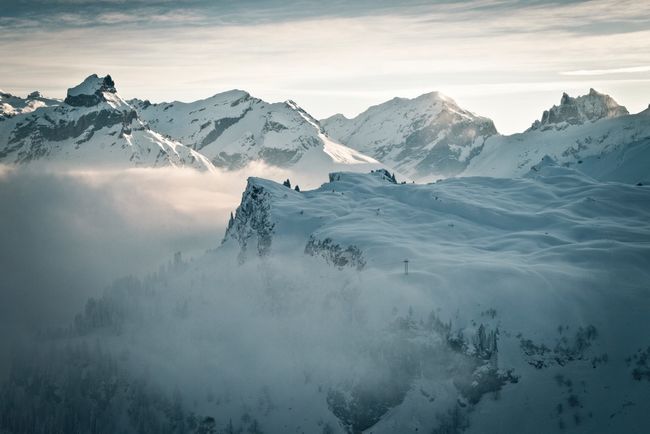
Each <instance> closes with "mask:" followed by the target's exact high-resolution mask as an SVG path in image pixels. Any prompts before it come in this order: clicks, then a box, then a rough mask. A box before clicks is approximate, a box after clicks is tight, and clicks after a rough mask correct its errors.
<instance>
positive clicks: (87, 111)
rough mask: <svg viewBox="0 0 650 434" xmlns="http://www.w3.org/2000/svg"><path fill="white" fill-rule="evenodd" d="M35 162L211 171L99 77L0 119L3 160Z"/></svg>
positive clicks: (204, 161) (199, 157)
mask: <svg viewBox="0 0 650 434" xmlns="http://www.w3.org/2000/svg"><path fill="white" fill-rule="evenodd" d="M38 101H40V100H38ZM32 106H33V105H32ZM36 160H38V161H44V162H54V163H57V164H62V165H68V164H71V165H75V166H78V165H80V164H85V165H90V166H95V167H97V166H102V167H132V166H145V167H158V166H188V167H193V168H197V169H201V170H213V166H212V164H211V163H210V162H209V161H208V160H207V159H206V158H205V157H203V156H202V155H201V154H199V153H197V152H195V151H193V150H192V149H190V148H188V147H186V146H184V145H182V144H181V143H179V142H178V141H175V140H172V139H170V138H167V137H164V136H162V135H161V134H159V133H157V132H156V131H154V130H152V129H151V128H149V126H148V125H147V124H146V123H145V122H144V121H143V120H142V119H140V118H139V117H138V114H137V113H136V111H135V110H134V108H133V107H132V106H131V105H129V104H128V103H127V102H125V101H124V100H123V99H122V98H121V97H120V96H119V95H118V94H117V93H116V90H115V85H114V83H113V80H112V79H111V78H110V76H106V77H98V76H97V75H91V76H89V77H88V78H86V79H85V80H84V81H83V82H82V83H81V84H79V85H78V86H75V87H73V88H71V89H69V90H68V94H67V97H66V99H65V101H64V102H63V103H61V102H58V104H57V105H49V104H48V106H45V105H43V106H39V107H38V108H35V109H34V110H31V111H30V110H25V109H23V110H22V112H21V113H19V114H16V115H15V116H12V117H10V118H6V119H4V120H3V121H2V122H0V161H1V162H3V163H26V162H31V161H36Z"/></svg>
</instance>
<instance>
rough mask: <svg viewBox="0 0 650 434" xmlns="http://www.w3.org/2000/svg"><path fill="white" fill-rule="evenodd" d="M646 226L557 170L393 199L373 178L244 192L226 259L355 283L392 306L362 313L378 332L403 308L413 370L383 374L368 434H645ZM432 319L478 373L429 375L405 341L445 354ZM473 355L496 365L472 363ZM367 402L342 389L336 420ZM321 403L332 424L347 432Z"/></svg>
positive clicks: (640, 210) (645, 218)
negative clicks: (326, 267) (335, 274)
mask: <svg viewBox="0 0 650 434" xmlns="http://www.w3.org/2000/svg"><path fill="white" fill-rule="evenodd" d="M649 221H650V190H649V189H648V188H647V187H639V186H628V185H623V184H616V183H612V184H609V183H599V182H596V181H594V180H593V179H591V178H588V177H586V176H584V175H583V174H581V173H580V172H578V171H575V170H572V169H567V168H563V167H559V166H555V165H546V166H544V167H542V168H540V169H539V170H538V171H535V172H532V173H531V174H530V175H529V176H526V177H524V178H521V179H495V178H456V179H448V180H443V181H440V182H438V183H436V184H429V185H413V184H395V183H393V182H392V180H391V179H390V178H389V177H388V176H387V174H386V173H383V172H381V171H380V172H375V173H373V174H370V175H361V174H350V173H335V174H332V175H331V176H330V182H329V183H327V184H324V185H323V186H322V187H321V188H319V189H317V190H314V191H308V192H302V193H297V192H293V191H290V190H289V189H287V188H285V187H283V186H282V185H279V184H275V183H273V182H270V181H266V180H262V179H251V180H249V185H248V188H247V190H246V192H245V193H244V195H243V198H242V204H241V206H240V208H239V209H238V210H237V213H236V215H235V216H234V218H233V219H232V220H231V222H230V224H229V228H228V230H227V233H226V237H225V240H224V244H223V246H222V249H223V250H226V251H232V252H233V255H234V254H235V253H236V254H237V256H238V257H239V260H240V261H243V262H244V263H245V262H246V261H248V260H249V259H250V258H255V257H257V256H262V257H264V258H268V260H272V258H273V257H275V256H277V257H280V258H282V262H283V263H287V264H292V261H291V260H290V259H288V258H291V257H294V256H299V255H303V254H304V255H306V256H308V257H309V256H313V257H314V258H315V260H316V261H322V262H323V263H329V264H331V265H332V266H333V267H338V268H340V269H342V270H362V271H360V272H359V279H361V281H364V279H365V284H366V286H364V285H361V286H362V287H366V288H372V289H371V290H368V289H365V290H360V291H361V292H360V293H359V294H358V295H357V296H358V297H360V299H361V300H362V301H361V304H362V305H363V303H367V306H372V305H373V302H371V301H370V300H374V299H382V298H383V299H384V301H387V304H388V305H389V306H391V305H392V306H397V308H395V310H394V311H393V314H392V315H391V313H390V312H388V311H387V312H374V314H375V315H378V316H382V315H383V316H385V321H386V327H387V328H386V330H390V327H389V326H388V324H389V323H390V321H391V320H390V318H395V317H398V318H399V315H397V314H396V313H395V312H396V311H403V310H402V309H407V307H406V306H404V304H410V305H411V310H410V311H409V312H410V313H409V314H408V316H407V319H406V320H404V321H406V322H405V323H403V326H404V327H405V328H406V330H409V331H408V333H407V334H408V335H409V336H410V337H409V338H408V339H411V341H410V342H411V344H412V345H413V347H411V350H410V351H413V352H409V350H405V351H406V352H405V353H404V354H402V357H403V358H404V359H406V360H409V358H411V357H412V358H413V359H411V360H413V363H415V364H419V365H418V366H420V368H419V369H418V370H417V371H416V373H413V374H412V375H411V374H405V373H404V372H402V371H400V370H399V369H398V371H397V372H394V373H393V374H392V375H395V376H396V377H397V378H400V379H401V380H400V381H405V382H406V383H407V384H406V385H404V387H403V389H401V390H402V392H398V391H395V393H396V394H397V395H396V396H393V397H392V398H393V399H392V400H391V399H390V398H388V397H386V396H382V397H381V399H384V400H385V401H386V402H392V404H388V405H387V406H386V407H388V408H384V410H383V412H382V414H381V417H380V418H377V419H376V423H375V424H374V425H372V428H370V429H368V431H364V432H373V433H384V432H385V433H391V432H393V433H394V432H413V431H414V430H415V431H417V430H419V431H420V432H445V433H446V432H454V433H456V432H462V431H463V429H462V428H463V427H465V428H467V426H469V428H468V432H475V433H485V432H504V433H505V432H517V433H537V432H544V433H552V432H563V431H565V430H568V431H570V432H581V433H582V432H584V433H587V432H589V433H607V432H614V431H617V432H628V433H632V432H634V433H642V432H647V430H648V429H650V421H649V420H648V419H647V417H646V414H647V412H648V411H650V401H648V399H647V397H648V383H647V381H646V380H650V371H649V370H648V366H649V365H650V363H648V360H647V356H644V355H643V354H645V351H646V350H645V348H647V347H648V346H649V345H650V338H648V335H647V333H644V332H642V330H648V329H650V319H649V317H648V315H647V312H648V309H650V293H649V292H648V291H649V288H648V285H647V282H648V281H650V226H649V225H648V222H649ZM406 259H408V260H409V262H408V267H409V270H408V275H405V274H404V271H403V270H404V263H403V261H404V260H406ZM289 266H291V265H289ZM388 300H390V301H388ZM407 300H410V301H407ZM414 300H419V301H417V302H414ZM411 303H415V304H411ZM400 306H401V307H400ZM429 310H430V311H429ZM364 312H365V310H364ZM432 312H434V313H432ZM365 314H366V315H369V316H371V317H372V314H368V313H367V312H366V313H365ZM429 314H431V315H433V318H434V320H433V321H434V322H435V321H437V320H438V319H439V320H441V321H442V323H443V324H444V323H447V321H450V322H451V326H450V328H449V329H445V328H444V327H443V328H442V329H438V330H448V331H447V332H442V336H443V340H444V339H446V340H447V342H448V343H450V345H451V347H452V348H453V347H454V345H455V344H454V343H453V342H454V340H453V339H452V338H451V337H450V336H460V339H461V341H462V339H467V342H469V343H468V344H467V345H469V346H468V347H467V349H466V350H460V352H459V353H458V354H466V355H468V356H469V357H474V358H475V359H474V360H475V362H472V363H474V365H473V366H474V367H475V368H473V369H476V371H473V373H471V370H470V372H469V373H466V374H465V375H467V376H468V378H467V379H466V380H467V381H468V382H469V383H471V384H469V383H468V384H467V385H464V384H465V383H464V382H463V379H461V378H458V377H456V375H458V372H457V371H456V370H455V369H454V368H453V367H452V366H448V365H446V363H461V364H462V363H468V362H467V361H465V362H460V361H459V360H456V361H455V362H454V361H453V360H454V359H453V358H450V359H445V360H441V359H438V360H437V361H436V362H435V363H437V364H438V368H440V369H442V372H446V374H440V376H438V375H439V374H436V373H433V372H432V371H431V370H430V369H429V368H427V366H428V365H427V364H428V363H432V362H431V360H427V358H426V356H423V355H424V354H426V351H425V350H424V349H423V348H420V349H417V348H418V346H417V345H418V344H416V342H429V345H432V346H433V347H434V348H437V349H436V350H434V353H437V354H441V353H443V352H444V350H443V349H442V347H440V346H436V345H437V344H434V343H433V342H434V341H435V339H438V338H439V337H440V336H441V335H438V334H437V333H438V332H435V331H432V330H435V329H436V328H435V327H433V328H432V329H427V327H428V326H426V325H424V324H427V321H432V320H431V317H430V316H427V315H429ZM360 315H364V314H360ZM427 318H429V319H428V320H427ZM436 318H437V319H436ZM429 324H431V323H430V322H429ZM375 326H376V325H375ZM482 327H484V332H483V333H485V334H486V336H487V341H489V340H490V338H489V336H490V334H489V333H490V331H493V332H494V331H495V330H497V329H498V331H497V332H496V337H495V338H494V339H495V341H494V345H493V348H492V347H490V345H487V347H486V346H483V347H482V346H481V345H480V344H478V342H481V339H483V338H485V336H484V337H483V338H476V337H474V338H472V336H476V335H475V333H477V332H478V333H479V335H480V334H481V331H480V330H479V329H481V328H482ZM426 330H430V331H426ZM445 333H447V335H445ZM457 333H458V334H457ZM386 336H390V332H388V331H386ZM444 336H447V337H446V338H445V337H444ZM463 336H465V338H463ZM393 338H394V337H393ZM427 339H431V341H427ZM450 339H451V340H450ZM477 339H478V340H477ZM497 341H498V343H497ZM472 342H473V343H472ZM457 344H458V343H457ZM369 345H372V344H369ZM459 345H460V347H459V348H464V347H463V345H464V344H462V343H460V344H459ZM488 347H489V348H492V350H489V348H488ZM481 348H482V349H481ZM497 348H498V349H497ZM482 351H487V352H488V353H489V352H490V351H493V352H492V353H491V354H492V356H490V357H488V358H487V359H481V356H479V355H480V354H482ZM641 353H643V354H641ZM383 357H387V358H388V359H390V357H391V355H390V354H384V356H383ZM420 357H424V359H420ZM476 358H477V359H478V360H477V359H476ZM443 359H444V358H443ZM377 363H378V364H380V362H377ZM400 366H402V368H404V369H406V368H405V367H406V366H408V364H404V365H400ZM492 369H494V371H491V370H492ZM508 369H513V371H512V372H510V374H506V372H508V371H507V370H508ZM400 374H401V375H400ZM646 376H648V377H647V379H646ZM515 383H516V384H515ZM386 387H388V386H386ZM501 388H503V389H502V390H501V392H499V393H498V394H497V393H496V392H494V390H496V389H501ZM363 390H364V389H363V387H362V388H361V391H359V390H357V389H355V388H354V387H352V388H345V387H343V389H342V393H344V394H345V395H346V396H347V398H345V400H344V402H345V403H347V405H349V406H350V407H345V408H347V409H348V410H350V411H352V412H354V411H357V412H359V413H362V414H363V413H364V411H368V412H369V411H370V410H368V409H364V408H363V405H364V398H365V403H366V404H367V405H370V404H371V403H373V400H372V396H370V397H369V396H365V397H363V395H361V396H360V395H356V393H362V391H363ZM397 390H400V389H399V388H398V389H397ZM366 392H367V393H370V394H371V395H372V393H377V394H379V392H368V391H366ZM378 399H380V398H378ZM329 404H330V405H329V408H330V410H331V411H332V412H334V414H336V415H337V417H338V418H339V419H340V421H341V423H342V424H343V425H345V424H346V423H348V422H349V420H350V419H352V420H354V418H353V417H348V416H349V413H346V412H345V411H343V410H341V409H340V408H337V406H336V405H335V403H334V404H333V403H332V401H329ZM355 406H356V407H355ZM374 410H377V408H374ZM436 415H437V416H436ZM346 417H347V419H346ZM366 421H367V420H366ZM353 423H354V422H353ZM358 423H361V422H360V421H358ZM450 426H451V427H453V430H450V429H451V428H449V427H450ZM442 427H446V429H448V431H445V430H444V429H443V428H442ZM356 429H358V426H357V427H354V426H353V427H352V429H351V430H350V431H349V432H360V431H361V429H359V430H358V431H357V430H356ZM434 429H439V431H432V430H434Z"/></svg>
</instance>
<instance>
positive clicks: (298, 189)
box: [294, 184, 300, 192]
mask: <svg viewBox="0 0 650 434" xmlns="http://www.w3.org/2000/svg"><path fill="white" fill-rule="evenodd" d="M294 190H296V191H298V192H299V191H300V187H299V186H298V184H296V188H294Z"/></svg>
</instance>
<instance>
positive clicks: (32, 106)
mask: <svg viewBox="0 0 650 434" xmlns="http://www.w3.org/2000/svg"><path fill="white" fill-rule="evenodd" d="M59 104H61V101H59V100H57V99H52V98H45V97H44V96H43V95H41V93H40V92H38V91H34V92H32V93H30V94H29V95H27V97H26V98H21V97H19V96H15V95H12V94H10V93H7V92H4V91H3V90H2V89H0V122H2V121H3V120H4V119H5V118H10V117H12V116H16V115H19V114H23V113H31V112H33V111H34V110H36V109H38V108H40V107H47V106H52V105H59Z"/></svg>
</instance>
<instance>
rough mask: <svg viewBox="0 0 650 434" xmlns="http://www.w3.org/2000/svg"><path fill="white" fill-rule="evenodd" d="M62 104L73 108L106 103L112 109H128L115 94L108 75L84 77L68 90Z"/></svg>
mask: <svg viewBox="0 0 650 434" xmlns="http://www.w3.org/2000/svg"><path fill="white" fill-rule="evenodd" d="M64 102H65V103H66V104H68V105H71V106H73V107H92V106H95V105H97V104H99V103H101V102H106V103H108V104H109V105H110V106H111V107H113V108H123V109H127V108H130V107H129V106H128V104H127V103H126V102H125V101H124V100H123V99H122V98H120V96H119V95H118V94H117V89H116V88H115V82H114V81H113V79H112V78H111V76H110V75H106V76H105V77H99V76H97V74H92V75H90V76H88V77H86V79H85V80H84V81H82V82H81V83H80V84H78V85H77V86H74V87H71V88H69V89H68V93H67V96H66V98H65V100H64Z"/></svg>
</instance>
